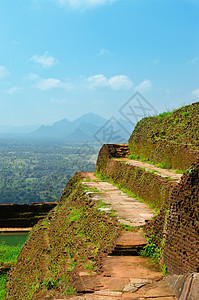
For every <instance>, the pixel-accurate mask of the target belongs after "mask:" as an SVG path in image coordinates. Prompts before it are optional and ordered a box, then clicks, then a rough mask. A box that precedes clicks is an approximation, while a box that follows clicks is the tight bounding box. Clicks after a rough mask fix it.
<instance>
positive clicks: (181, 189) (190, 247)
mask: <svg viewBox="0 0 199 300" xmlns="http://www.w3.org/2000/svg"><path fill="white" fill-rule="evenodd" d="M198 212H199V160H197V162H196V163H194V164H193V165H192V166H191V167H190V168H189V170H188V171H187V172H186V173H185V174H184V175H183V177H182V179H181V182H180V183H179V184H178V185H177V186H176V187H174V189H173V191H172V193H171V197H170V203H169V205H165V206H164V208H163V209H162V210H161V211H160V214H159V215H158V216H157V217H156V218H155V219H154V220H153V221H150V222H149V223H148V224H147V225H146V226H145V233H146V234H147V236H148V237H151V238H152V240H153V242H154V243H155V244H156V245H157V246H159V247H162V250H163V256H162V262H163V264H165V265H166V266H167V269H168V272H169V274H185V273H187V272H199V215H198Z"/></svg>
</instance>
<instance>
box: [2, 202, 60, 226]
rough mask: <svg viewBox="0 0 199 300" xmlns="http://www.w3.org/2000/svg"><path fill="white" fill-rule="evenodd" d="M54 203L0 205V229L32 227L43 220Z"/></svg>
mask: <svg viewBox="0 0 199 300" xmlns="http://www.w3.org/2000/svg"><path fill="white" fill-rule="evenodd" d="M56 205H57V203H56V202H44V203H32V204H30V205H29V204H2V205H0V228H28V227H33V226H34V225H35V224H36V223H37V222H38V221H39V220H40V219H42V218H44V217H45V216H46V215H47V214H48V213H49V211H50V210H51V209H53V208H54V207H55V206H56Z"/></svg>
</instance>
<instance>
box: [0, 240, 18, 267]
mask: <svg viewBox="0 0 199 300" xmlns="http://www.w3.org/2000/svg"><path fill="white" fill-rule="evenodd" d="M22 247H23V246H22V245H18V246H8V245H5V244H3V243H1V244H0V263H1V262H15V261H16V260H17V257H18V255H19V253H20V251H21V249H22Z"/></svg>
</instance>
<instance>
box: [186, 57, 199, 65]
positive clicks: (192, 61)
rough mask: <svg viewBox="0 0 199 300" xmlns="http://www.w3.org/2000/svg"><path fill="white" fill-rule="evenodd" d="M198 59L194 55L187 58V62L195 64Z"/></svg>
mask: <svg viewBox="0 0 199 300" xmlns="http://www.w3.org/2000/svg"><path fill="white" fill-rule="evenodd" d="M198 60H199V57H194V58H192V59H190V60H188V64H195V63H196V62H197V61H198Z"/></svg>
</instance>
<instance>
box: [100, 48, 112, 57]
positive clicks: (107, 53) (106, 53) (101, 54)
mask: <svg viewBox="0 0 199 300" xmlns="http://www.w3.org/2000/svg"><path fill="white" fill-rule="evenodd" d="M110 54H111V53H110V51H109V50H108V49H104V48H103V49H101V50H100V52H99V53H98V55H100V56H103V55H110Z"/></svg>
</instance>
